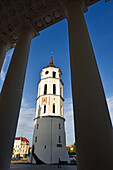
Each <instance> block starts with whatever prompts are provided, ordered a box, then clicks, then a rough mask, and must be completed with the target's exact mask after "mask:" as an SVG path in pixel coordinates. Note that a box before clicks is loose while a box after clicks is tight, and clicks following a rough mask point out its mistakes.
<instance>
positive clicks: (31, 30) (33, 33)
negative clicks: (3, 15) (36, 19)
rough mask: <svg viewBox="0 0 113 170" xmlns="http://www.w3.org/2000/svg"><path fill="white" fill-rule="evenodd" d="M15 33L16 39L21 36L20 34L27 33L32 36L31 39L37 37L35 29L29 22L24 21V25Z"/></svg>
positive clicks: (37, 33)
mask: <svg viewBox="0 0 113 170" xmlns="http://www.w3.org/2000/svg"><path fill="white" fill-rule="evenodd" d="M16 32H17V39H18V38H19V37H20V36H21V34H25V33H26V32H29V35H30V36H32V38H34V37H36V36H38V35H39V32H38V30H37V28H36V27H35V26H34V25H33V24H32V23H31V22H30V21H29V20H28V21H26V22H25V23H24V25H21V26H20V28H19V29H18V30H17V31H16Z"/></svg>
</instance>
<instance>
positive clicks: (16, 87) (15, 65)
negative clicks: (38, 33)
mask: <svg viewBox="0 0 113 170" xmlns="http://www.w3.org/2000/svg"><path fill="white" fill-rule="evenodd" d="M32 36H33V32H32V31H31V29H30V28H27V27H24V28H22V29H21V31H20V34H19V37H18V42H17V45H16V47H15V50H14V53H13V56H12V60H11V63H10V66H9V69H8V73H7V75H6V79H5V82H4V85H3V89H2V92H1V100H0V136H1V138H0V147H1V149H0V170H7V169H8V168H9V165H10V159H11V156H12V149H13V142H14V137H15V133H16V127H17V122H18V116H19V110H20V105H21V98H22V92H23V86H24V80H25V73H26V67H27V61H28V56H29V50H30V44H31V40H32Z"/></svg>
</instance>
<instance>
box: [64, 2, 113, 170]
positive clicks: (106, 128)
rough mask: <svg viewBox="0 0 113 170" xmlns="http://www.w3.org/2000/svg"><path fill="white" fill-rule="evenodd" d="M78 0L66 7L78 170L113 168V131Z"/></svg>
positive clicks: (110, 169)
mask: <svg viewBox="0 0 113 170" xmlns="http://www.w3.org/2000/svg"><path fill="white" fill-rule="evenodd" d="M80 6H81V3H80V0H70V1H69V2H68V4H67V6H66V7H65V12H66V16H67V19H68V29H69V46H70V63H71V79H72V95H73V105H74V121H75V131H76V132H75V134H76V143H77V159H78V161H77V162H78V170H100V169H101V170H106V169H109V170H112V169H113V136H112V135H113V132H112V131H113V130H112V124H111V119H110V115H109V111H108V107H107V103H106V98H105V94H104V90H103V86H102V82H101V78H100V75H99V71H98V67H97V64H96V60H95V55H94V52H93V48H92V44H91V40H90V37H89V34H88V30H87V26H86V23H85V19H84V15H83V13H82V11H81V7H80Z"/></svg>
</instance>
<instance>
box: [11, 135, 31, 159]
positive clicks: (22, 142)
mask: <svg viewBox="0 0 113 170" xmlns="http://www.w3.org/2000/svg"><path fill="white" fill-rule="evenodd" d="M28 151H29V141H28V140H27V139H26V138H24V137H15V141H14V147H13V154H12V158H19V157H23V158H27V157H28Z"/></svg>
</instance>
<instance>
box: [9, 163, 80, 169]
mask: <svg viewBox="0 0 113 170" xmlns="http://www.w3.org/2000/svg"><path fill="white" fill-rule="evenodd" d="M55 169H62V170H77V167H76V166H74V165H62V167H61V168H57V165H30V164H19V163H15V164H14V163H11V166H10V170H55Z"/></svg>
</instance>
